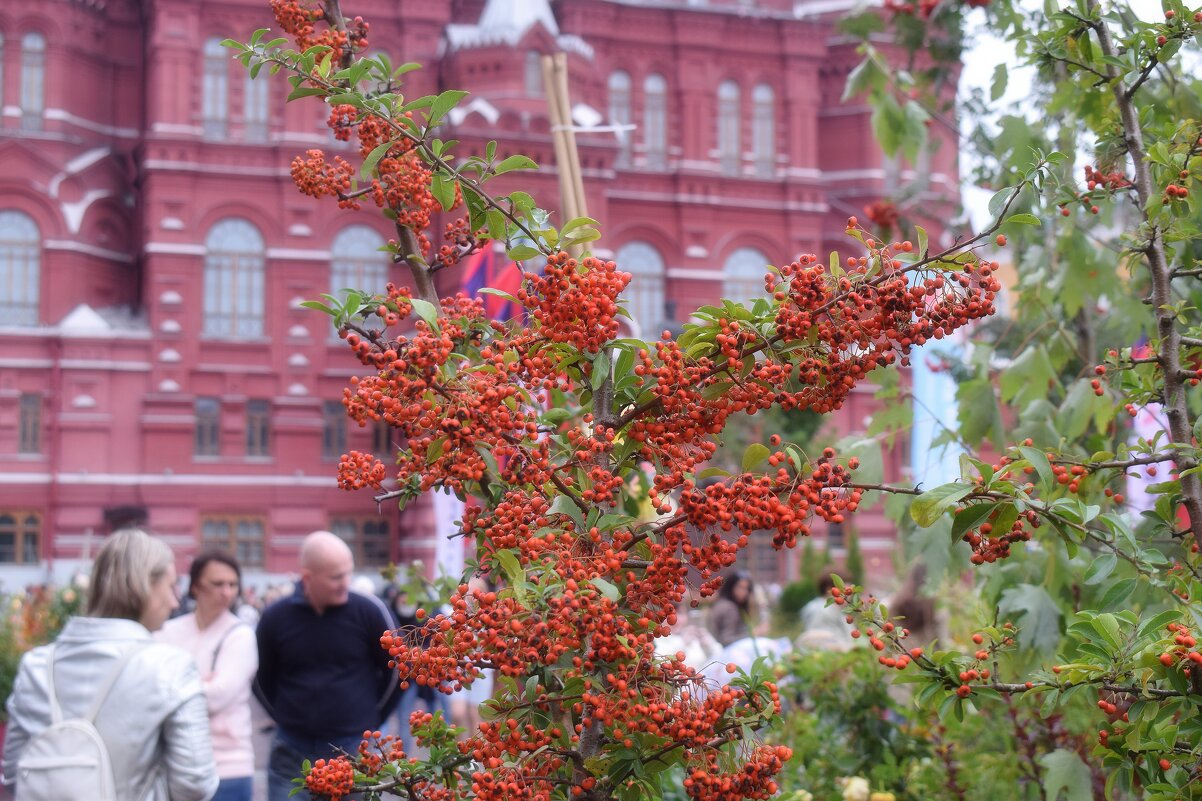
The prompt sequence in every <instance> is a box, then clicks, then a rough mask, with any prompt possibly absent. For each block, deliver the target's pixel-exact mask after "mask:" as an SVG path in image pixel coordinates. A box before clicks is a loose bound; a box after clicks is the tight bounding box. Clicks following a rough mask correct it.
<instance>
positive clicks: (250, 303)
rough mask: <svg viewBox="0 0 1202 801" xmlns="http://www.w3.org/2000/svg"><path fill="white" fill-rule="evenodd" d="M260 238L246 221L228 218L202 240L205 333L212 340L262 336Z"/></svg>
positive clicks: (261, 244) (261, 243)
mask: <svg viewBox="0 0 1202 801" xmlns="http://www.w3.org/2000/svg"><path fill="white" fill-rule="evenodd" d="M263 281H264V266H263V236H262V235H261V234H260V233H259V229H257V228H255V227H254V226H253V225H251V224H250V223H249V222H247V221H246V220H242V219H238V218H236V217H229V218H227V219H224V220H222V221H221V222H219V223H217V224H216V225H214V226H213V228H212V230H210V231H209V235H208V237H206V238H205V266H204V312H205V316H204V333H205V334H206V335H208V336H215V337H257V336H261V335H262V334H263Z"/></svg>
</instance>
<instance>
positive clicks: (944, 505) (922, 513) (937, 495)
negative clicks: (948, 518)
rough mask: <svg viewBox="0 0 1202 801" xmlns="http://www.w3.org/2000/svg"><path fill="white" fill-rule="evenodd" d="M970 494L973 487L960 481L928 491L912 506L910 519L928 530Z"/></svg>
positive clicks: (916, 499) (915, 500)
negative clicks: (928, 527)
mask: <svg viewBox="0 0 1202 801" xmlns="http://www.w3.org/2000/svg"><path fill="white" fill-rule="evenodd" d="M970 492H972V487H971V486H970V485H968V484H962V483H960V482H959V481H953V482H952V483H950V484H944V485H943V486H941V487H935V488H934V489H930V490H927V491H926V492H924V493H923V494H922V495H919V496H918V497H917V498H915V499H914V502H913V503H912V504H910V517H911V519H913V520H914V522H915V523H917V524H918V525H920V526H922V527H923V528H926V527H927V526H930V525H932V524H933V523H934V522H935V521H936V520H938V519H939V518H940V517H942V516H943V513H944V512H946V511H947V510H948V509H951V508H952V507H953V506H955V505H956V504H957V503H959V501H960V499H961V498H963V497H964V496H966V495H968V493H970Z"/></svg>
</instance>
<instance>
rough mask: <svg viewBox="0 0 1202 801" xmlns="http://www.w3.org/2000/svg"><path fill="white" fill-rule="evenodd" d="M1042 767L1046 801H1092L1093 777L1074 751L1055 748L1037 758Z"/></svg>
mask: <svg viewBox="0 0 1202 801" xmlns="http://www.w3.org/2000/svg"><path fill="white" fill-rule="evenodd" d="M1039 764H1040V765H1042V766H1043V769H1044V776H1043V790H1044V797H1045V798H1046V799H1047V801H1060V798H1061V793H1063V794H1064V801H1093V777H1092V775H1091V774H1090V772H1089V766H1088V765H1086V764H1085V763H1084V762H1083V761H1082V760H1081V757H1080V756H1078V755H1077V752H1076V751H1070V750H1069V749H1067V748H1057V749H1056V750H1055V751H1053V752H1051V753H1050V754H1044V755H1043V756H1041V757H1040V758H1039Z"/></svg>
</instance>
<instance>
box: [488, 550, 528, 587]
mask: <svg viewBox="0 0 1202 801" xmlns="http://www.w3.org/2000/svg"><path fill="white" fill-rule="evenodd" d="M493 559H494V560H495V561H496V562H497V564H499V565H500V566H501V569H502V570H503V571H505V575H506V576H508V577H509V580H510V581H511V582H515V583H516V582H518V581H525V580H526V571H525V570H523V569H522V566H521V564H520V563H519V562H518V558H517V557H516V556H514V555H513V551H509V550H505V551H497V552H496V553H494V554H493Z"/></svg>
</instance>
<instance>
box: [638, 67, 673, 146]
mask: <svg viewBox="0 0 1202 801" xmlns="http://www.w3.org/2000/svg"><path fill="white" fill-rule="evenodd" d="M643 95H644V97H643V100H644V107H643V108H644V113H643V137H644V138H643V144H645V145H646V146H647V166H648V167H650V168H651V169H653V170H662V169H663V168H664V166H665V165H666V164H667V161H668V82H667V81H665V80H664V76H662V75H656V74H654V73H653V74H651V75H648V76H647V80H645V81H643Z"/></svg>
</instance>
